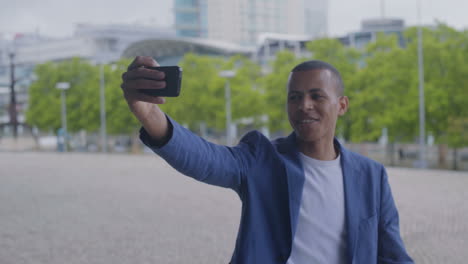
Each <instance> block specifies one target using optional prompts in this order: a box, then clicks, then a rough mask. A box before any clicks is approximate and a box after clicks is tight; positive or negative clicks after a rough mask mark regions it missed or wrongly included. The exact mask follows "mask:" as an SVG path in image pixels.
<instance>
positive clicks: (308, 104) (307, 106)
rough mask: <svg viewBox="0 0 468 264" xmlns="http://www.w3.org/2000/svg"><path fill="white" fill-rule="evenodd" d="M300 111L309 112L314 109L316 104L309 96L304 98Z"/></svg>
mask: <svg viewBox="0 0 468 264" xmlns="http://www.w3.org/2000/svg"><path fill="white" fill-rule="evenodd" d="M299 108H300V110H302V111H308V110H311V109H313V108H314V102H313V100H312V99H311V98H309V96H304V97H303V99H302V101H301V103H300V105H299Z"/></svg>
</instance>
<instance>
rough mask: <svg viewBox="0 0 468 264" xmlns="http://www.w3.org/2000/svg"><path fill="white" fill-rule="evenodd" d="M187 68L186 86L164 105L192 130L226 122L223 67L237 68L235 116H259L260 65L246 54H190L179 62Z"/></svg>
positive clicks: (233, 96) (233, 84)
mask: <svg viewBox="0 0 468 264" xmlns="http://www.w3.org/2000/svg"><path fill="white" fill-rule="evenodd" d="M179 65H180V66H181V67H182V69H183V77H182V90H181V94H180V96H179V97H178V98H168V100H167V103H166V104H165V105H163V106H162V109H163V110H164V111H165V112H167V113H168V114H169V115H170V116H171V117H173V118H174V119H175V120H177V121H178V122H180V123H182V124H186V125H188V126H189V128H191V129H192V130H195V131H196V130H198V127H199V125H200V124H201V123H206V124H207V125H208V126H209V127H211V128H215V129H224V128H225V124H226V112H225V110H226V108H225V102H226V101H225V89H224V87H225V83H226V80H225V79H224V78H222V77H220V76H219V73H220V71H222V70H227V69H229V70H235V71H236V75H235V76H234V77H233V78H231V79H230V80H229V82H230V88H231V100H232V116H233V120H234V121H235V120H240V119H241V118H247V117H256V116H257V115H260V114H261V112H262V109H263V96H262V92H261V90H260V88H259V87H256V86H255V83H256V82H257V80H258V79H259V78H260V67H259V66H258V65H255V64H254V63H253V62H252V61H250V60H249V59H247V58H245V57H242V56H234V57H232V58H229V59H222V58H219V57H210V56H200V55H195V54H187V55H185V56H184V58H183V59H182V61H181V62H180V64H179Z"/></svg>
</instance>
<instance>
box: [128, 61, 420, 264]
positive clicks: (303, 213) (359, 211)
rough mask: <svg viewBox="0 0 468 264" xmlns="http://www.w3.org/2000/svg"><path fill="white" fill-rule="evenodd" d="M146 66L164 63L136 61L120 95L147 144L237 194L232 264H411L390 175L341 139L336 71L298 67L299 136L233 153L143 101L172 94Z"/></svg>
mask: <svg viewBox="0 0 468 264" xmlns="http://www.w3.org/2000/svg"><path fill="white" fill-rule="evenodd" d="M142 66H158V64H157V62H156V61H154V60H153V59H152V58H151V57H137V58H136V59H135V60H134V61H133V62H132V63H131V64H130V66H129V67H128V71H127V72H126V73H124V74H123V75H122V79H123V83H122V89H123V92H124V96H125V99H126V100H127V102H128V105H129V107H130V110H131V111H132V112H133V114H134V115H135V116H136V117H137V118H138V120H140V122H141V124H142V125H143V127H142V128H141V130H140V138H141V140H142V141H143V143H144V144H146V145H147V146H148V147H150V148H151V149H152V150H153V151H154V152H155V153H157V154H158V155H160V156H161V157H162V158H164V159H165V160H166V161H167V162H168V163H169V164H170V165H171V166H173V167H174V168H175V169H177V170H178V171H180V172H181V173H183V174H185V175H188V176H190V177H193V178H194V179H197V180H199V181H202V182H205V183H208V184H213V185H217V186H222V187H227V188H231V189H233V190H234V191H235V192H236V193H237V194H238V195H239V197H240V199H241V201H242V216H241V223H240V227H239V233H238V236H237V241H236V246H235V250H234V253H233V256H232V259H231V262H230V263H233V264H234V263H235V264H237V263H241V264H246V263H256V264H263V263H267V264H269V263H287V264H306V263H307V264H308V263H327V264H336V263H355V264H356V263H362V264H371V263H388V264H390V263H392V264H395V263H413V261H412V260H411V258H410V257H409V256H408V254H407V252H406V250H405V247H404V245H403V241H402V239H401V237H400V231H399V223H398V212H397V208H396V206H395V203H394V201H393V197H392V194H391V191H390V186H389V183H388V179H387V174H386V172H385V168H384V167H383V166H382V165H381V164H379V163H377V162H375V161H372V160H370V159H368V158H366V157H364V156H361V155H359V154H356V153H354V152H351V151H349V150H347V149H346V148H345V147H344V146H343V145H341V144H340V142H338V140H337V139H336V138H335V126H336V121H337V118H338V116H342V115H344V114H345V113H346V111H347V109H348V98H347V97H346V96H344V86H343V82H342V79H341V77H340V74H339V72H338V71H337V70H336V69H335V68H334V67H333V66H332V65H330V64H328V63H325V62H322V61H306V62H304V63H301V64H299V65H297V66H296V67H295V68H294V69H292V72H291V74H290V75H289V80H288V87H287V112H288V116H289V122H290V124H291V126H292V128H293V129H294V132H293V133H291V134H290V135H289V136H288V137H285V138H279V139H276V140H273V141H270V140H269V139H268V138H266V137H265V136H264V135H262V134H261V133H260V132H258V131H252V132H249V133H248V134H246V135H245V136H244V137H243V138H242V139H241V141H240V143H239V144H238V145H237V146H235V147H227V146H221V145H216V144H213V143H210V142H207V141H205V140H204V139H202V138H201V137H199V136H197V135H195V134H193V133H191V132H190V131H189V130H187V129H185V128H183V127H182V126H181V125H179V124H178V123H177V122H176V121H174V120H172V119H171V118H170V117H168V116H166V115H165V114H164V112H162V111H161V109H160V108H159V107H158V106H157V104H162V103H164V98H154V97H150V96H147V95H143V94H141V93H139V92H138V91H137V89H141V88H150V89H158V88H163V87H164V86H165V82H164V81H163V78H164V74H163V73H161V72H158V71H155V70H149V69H146V68H143V67H142ZM149 79H151V80H149ZM186 89H190V87H187V88H186ZM176 101H177V100H174V103H176ZM187 111H190V109H187ZM207 258H209V256H207ZM207 263H209V260H207Z"/></svg>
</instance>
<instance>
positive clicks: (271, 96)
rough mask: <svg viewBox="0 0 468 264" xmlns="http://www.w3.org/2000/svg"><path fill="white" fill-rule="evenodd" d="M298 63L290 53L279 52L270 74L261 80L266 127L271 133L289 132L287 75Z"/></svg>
mask: <svg viewBox="0 0 468 264" xmlns="http://www.w3.org/2000/svg"><path fill="white" fill-rule="evenodd" d="M299 62H300V60H299V59H298V58H296V57H295V56H294V54H293V53H292V52H290V51H283V52H279V53H277V54H276V59H275V60H274V61H273V63H272V65H271V68H272V71H271V73H269V74H267V75H266V76H265V77H264V78H263V80H262V85H263V87H264V91H265V102H266V108H265V110H266V111H265V113H267V114H268V118H269V119H268V127H269V128H270V129H271V130H272V131H273V132H278V131H289V130H291V127H290V125H289V121H288V115H287V112H286V95H287V83H288V78H289V73H290V72H291V70H292V69H293V68H294V66H296V65H297V64H298V63H299Z"/></svg>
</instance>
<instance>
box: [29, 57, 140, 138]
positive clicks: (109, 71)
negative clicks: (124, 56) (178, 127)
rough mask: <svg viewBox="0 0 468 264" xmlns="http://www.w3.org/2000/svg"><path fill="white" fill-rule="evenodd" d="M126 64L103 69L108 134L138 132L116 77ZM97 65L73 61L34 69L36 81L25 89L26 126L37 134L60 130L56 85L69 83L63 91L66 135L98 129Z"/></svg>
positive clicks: (98, 86)
mask: <svg viewBox="0 0 468 264" xmlns="http://www.w3.org/2000/svg"><path fill="white" fill-rule="evenodd" d="M129 63H130V62H129V61H128V60H123V61H119V62H117V63H116V64H115V65H113V66H110V65H104V76H105V77H104V79H105V95H106V117H107V130H108V133H110V134H128V133H131V132H132V131H133V132H134V131H136V129H138V122H137V120H136V119H135V118H134V117H133V115H132V114H131V112H130V111H129V110H128V106H127V104H126V102H125V100H124V99H123V96H122V91H121V89H120V83H121V79H120V76H121V74H122V73H123V71H124V70H125V69H126V67H127V66H126V65H128V64H129ZM99 67H100V66H99V65H91V64H90V63H89V62H87V61H85V60H82V59H78V58H74V59H72V60H67V61H62V62H59V63H50V62H49V63H45V64H42V65H38V66H37V67H36V69H35V74H36V75H37V76H38V79H37V80H36V81H35V82H34V83H33V84H32V85H31V87H30V88H29V108H28V110H27V112H26V122H27V123H29V124H30V125H33V126H37V127H38V128H39V129H41V130H53V131H56V130H57V129H58V128H60V127H61V97H60V93H61V91H60V90H58V89H57V88H56V84H57V83H58V82H68V83H70V89H68V90H67V91H66V106H67V125H68V130H69V131H70V132H77V131H79V130H82V129H84V130H87V131H91V132H95V131H98V130H99V127H100V90H99V88H100V69H99Z"/></svg>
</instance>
